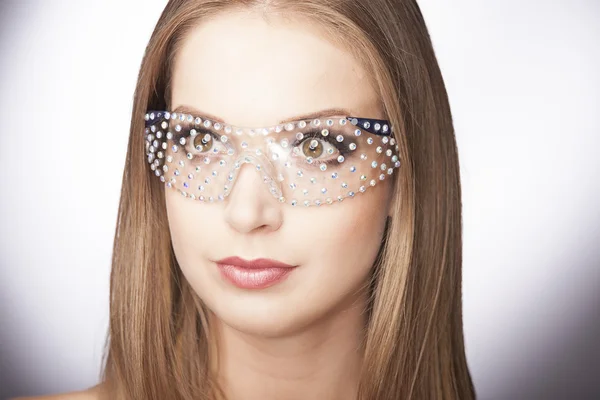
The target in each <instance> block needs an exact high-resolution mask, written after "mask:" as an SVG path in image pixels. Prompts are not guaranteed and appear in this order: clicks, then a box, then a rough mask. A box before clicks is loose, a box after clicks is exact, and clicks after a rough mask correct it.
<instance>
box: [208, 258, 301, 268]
mask: <svg viewBox="0 0 600 400" xmlns="http://www.w3.org/2000/svg"><path fill="white" fill-rule="evenodd" d="M217 263H219V264H226V265H237V266H239V267H244V268H292V267H295V265H289V264H286V263H283V262H281V261H277V260H271V259H269V258H257V259H254V260H244V259H243V258H240V257H226V258H223V259H221V260H218V261H217Z"/></svg>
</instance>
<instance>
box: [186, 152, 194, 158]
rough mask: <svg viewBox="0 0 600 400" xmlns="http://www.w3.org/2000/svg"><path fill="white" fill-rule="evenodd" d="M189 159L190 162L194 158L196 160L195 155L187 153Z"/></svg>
mask: <svg viewBox="0 0 600 400" xmlns="http://www.w3.org/2000/svg"><path fill="white" fill-rule="evenodd" d="M186 156H187V158H188V160H191V159H192V158H194V155H193V154H192V153H187V155H186Z"/></svg>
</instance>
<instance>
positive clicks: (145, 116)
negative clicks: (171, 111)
mask: <svg viewBox="0 0 600 400" xmlns="http://www.w3.org/2000/svg"><path fill="white" fill-rule="evenodd" d="M144 119H145V120H146V121H148V120H149V119H150V115H149V114H148V113H146V115H144Z"/></svg>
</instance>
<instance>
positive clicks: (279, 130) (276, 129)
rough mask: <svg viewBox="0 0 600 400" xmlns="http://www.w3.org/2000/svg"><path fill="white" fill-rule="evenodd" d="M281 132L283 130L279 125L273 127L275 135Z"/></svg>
mask: <svg viewBox="0 0 600 400" xmlns="http://www.w3.org/2000/svg"><path fill="white" fill-rule="evenodd" d="M282 130H283V128H282V127H281V125H277V126H276V127H275V132H276V133H279V132H281V131H282Z"/></svg>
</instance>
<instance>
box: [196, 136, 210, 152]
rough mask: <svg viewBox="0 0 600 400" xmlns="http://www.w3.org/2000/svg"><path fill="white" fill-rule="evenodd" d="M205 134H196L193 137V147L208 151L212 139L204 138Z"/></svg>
mask: <svg viewBox="0 0 600 400" xmlns="http://www.w3.org/2000/svg"><path fill="white" fill-rule="evenodd" d="M204 137H205V135H196V136H195V137H194V148H195V149H196V150H198V151H208V150H210V149H211V148H212V146H213V141H212V139H210V138H209V140H208V141H207V140H205V139H204Z"/></svg>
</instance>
